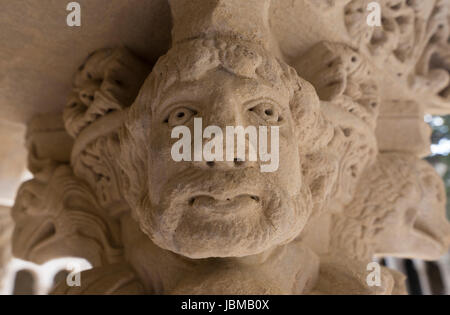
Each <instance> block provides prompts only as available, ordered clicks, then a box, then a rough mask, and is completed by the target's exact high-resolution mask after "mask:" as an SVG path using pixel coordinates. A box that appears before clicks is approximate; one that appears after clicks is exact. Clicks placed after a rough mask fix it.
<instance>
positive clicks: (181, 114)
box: [164, 107, 197, 127]
mask: <svg viewBox="0 0 450 315" xmlns="http://www.w3.org/2000/svg"><path fill="white" fill-rule="evenodd" d="M196 114H197V111H195V110H193V109H189V108H187V107H178V108H176V109H174V110H173V111H172V112H171V113H170V114H169V116H168V117H167V118H166V119H165V120H164V122H165V123H167V124H169V126H170V127H174V126H180V125H183V124H185V123H187V122H188V121H189V120H191V118H192V116H195V115H196Z"/></svg>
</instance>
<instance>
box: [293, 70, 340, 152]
mask: <svg viewBox="0 0 450 315" xmlns="http://www.w3.org/2000/svg"><path fill="white" fill-rule="evenodd" d="M297 80H298V82H297V83H298V87H297V89H296V90H295V93H294V97H293V99H292V100H291V104H290V107H291V112H292V117H293V119H294V123H295V125H296V136H297V139H298V142H299V145H300V154H302V155H306V154H311V153H313V152H316V151H317V150H319V149H320V148H323V147H325V146H326V145H327V144H328V143H329V142H330V141H331V139H332V138H333V133H334V132H333V125H332V124H331V122H330V121H328V120H327V119H326V118H325V116H324V115H323V113H322V110H321V105H320V100H319V96H318V95H317V93H316V90H315V89H314V87H313V86H312V85H311V84H310V83H309V82H307V81H305V80H303V79H301V78H298V79H297Z"/></svg>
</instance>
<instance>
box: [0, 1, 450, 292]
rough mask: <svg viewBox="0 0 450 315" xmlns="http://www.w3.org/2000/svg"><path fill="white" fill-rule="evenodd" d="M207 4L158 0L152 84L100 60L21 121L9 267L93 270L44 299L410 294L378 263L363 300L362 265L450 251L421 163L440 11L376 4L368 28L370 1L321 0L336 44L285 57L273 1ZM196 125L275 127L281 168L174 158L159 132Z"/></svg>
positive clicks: (436, 183)
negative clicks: (60, 108) (61, 101)
mask: <svg viewBox="0 0 450 315" xmlns="http://www.w3.org/2000/svg"><path fill="white" fill-rule="evenodd" d="M202 1H204V0H191V1H182V0H171V1H170V5H171V8H172V14H173V20H174V31H173V45H172V48H171V49H170V50H169V51H168V52H167V53H166V54H165V55H164V56H162V57H161V58H160V59H159V60H158V62H157V63H156V64H155V65H154V67H153V69H152V71H150V67H149V66H148V63H147V62H145V61H142V60H141V59H140V58H138V57H136V55H135V54H134V53H133V52H131V51H130V50H128V49H126V48H115V49H114V48H108V49H100V50H98V51H96V52H95V53H93V54H91V55H90V56H89V57H88V58H87V60H86V62H85V63H84V64H83V65H81V66H80V67H79V69H78V71H77V73H76V74H75V79H74V84H73V90H72V93H71V95H70V97H69V101H68V103H67V106H66V107H65V108H64V112H63V117H62V120H61V117H59V116H55V115H52V116H51V117H50V116H49V117H41V118H39V119H37V120H35V121H34V122H33V123H32V124H30V126H29V132H28V134H27V147H28V149H29V152H30V153H29V156H30V158H29V161H30V165H29V166H30V170H31V171H32V173H33V175H34V179H33V180H31V181H29V182H27V183H24V184H23V185H22V187H21V188H20V190H19V192H18V195H17V199H16V203H15V205H14V207H13V208H12V217H13V219H14V221H15V224H16V227H15V232H14V236H13V241H12V242H13V253H14V254H15V256H17V257H19V258H23V259H27V260H31V261H34V262H37V263H43V262H45V261H47V260H49V259H52V258H57V257H62V256H80V257H83V258H86V259H88V260H89V261H91V263H92V264H93V265H94V267H95V268H94V269H93V270H91V271H89V272H87V273H86V274H85V276H86V279H88V280H87V281H86V282H85V287H83V288H81V289H80V288H78V289H71V288H67V287H65V286H64V284H61V285H60V286H59V287H58V288H57V289H56V291H55V292H56V293H74V294H83V293H144V292H145V293H156V294H164V293H184V294H190V293H192V294H194V293H198V294H200V293H208V294H211V293H214V294H221V293H230V294H271V293H277V294H309V293H314V294H333V293H336V294H343V293H353V294H398V293H404V286H403V283H402V281H404V278H403V277H402V276H401V275H399V274H398V273H397V272H395V271H392V270H389V269H388V268H382V277H384V279H385V281H384V282H383V285H382V286H380V287H370V286H369V285H368V284H367V282H366V276H367V274H366V266H367V264H368V263H369V262H370V261H371V259H372V257H373V256H374V255H391V256H399V257H412V258H424V259H437V258H438V257H439V256H440V255H441V254H443V253H444V252H445V251H446V250H447V249H448V246H449V243H450V224H449V223H448V222H447V221H446V219H445V215H444V211H445V202H446V200H445V192H444V189H443V184H442V182H441V180H440V178H439V176H438V175H437V173H436V172H435V171H434V170H433V169H432V167H431V166H429V165H428V164H426V162H424V161H423V160H421V159H420V158H421V157H423V156H424V153H425V151H426V148H427V146H428V144H429V139H427V138H429V134H428V133H427V131H426V127H425V126H424V123H423V120H421V118H420V117H421V115H422V114H423V113H424V112H425V111H427V112H428V111H431V112H450V111H449V108H450V104H449V102H448V97H447V96H448V95H447V94H448V93H447V90H448V86H447V85H446V84H447V83H448V69H444V68H437V66H436V65H435V64H434V63H432V61H431V57H430V55H429V52H432V53H433V54H437V56H441V54H443V52H444V53H445V51H447V52H448V42H447V38H448V21H447V20H446V18H444V17H443V16H442V15H445V14H444V13H442V12H444V11H445V12H447V11H446V10H447V9H449V8H447V7H445V6H444V5H442V6H438V7H437V8H436V10H434V11H433V10H431V11H430V10H427V8H423V7H412V6H419V4H418V2H417V1H412V2H410V1H406V0H405V1H397V2H398V4H397V5H390V6H388V1H380V2H382V4H383V5H382V7H383V9H384V10H383V17H384V18H383V21H384V22H383V23H384V24H383V27H382V28H377V29H376V30H373V29H370V28H367V27H366V25H365V24H364V23H366V20H365V15H364V12H365V4H366V3H367V1H363V0H361V1H360V0H354V1H338V0H336V1H331V0H328V1H325V0H323V1H317V2H318V3H317V7H314V12H315V10H322V11H320V12H323V15H325V14H326V15H327V16H332V15H335V16H342V19H343V20H342V21H336V23H340V24H341V25H342V28H341V30H340V31H341V32H342V34H341V39H336V41H330V40H329V38H327V36H326V34H323V36H322V37H320V38H318V39H317V40H316V42H315V43H313V44H311V45H308V46H309V47H308V49H304V50H303V51H302V52H301V53H300V54H299V55H298V56H280V49H274V48H273V47H274V41H273V38H272V37H273V36H272V34H271V30H270V29H269V25H272V24H271V23H270V22H271V20H270V18H271V11H270V1H268V0H252V1H248V3H246V5H245V6H241V5H238V2H239V1H237V0H215V1H210V2H209V5H207V6H205V5H204V6H202V5H201V4H202ZM300 1H302V4H304V5H305V6H306V3H307V2H311V0H299V2H300ZM303 2H304V3H303ZM438 2H439V1H438ZM411 3H413V4H411ZM306 7H308V6H306ZM311 10H313V9H311ZM318 12H319V11H318ZM330 12H331V13H333V12H334V14H331V13H330ZM427 12H434V13H432V14H431V13H430V14H427ZM439 12H441V13H440V14H439ZM316 13H317V12H316ZM191 15H192V16H193V17H195V18H192V19H186V16H191ZM249 21H251V23H250V22H249ZM412 21H416V22H415V23H425V24H427V23H428V24H430V25H434V24H433V23H438V22H439V23H443V24H442V25H443V27H442V28H443V30H441V28H439V27H437V28H430V27H428V28H418V27H410V26H411V25H409V24H410V23H412ZM249 23H250V24H251V25H249ZM308 23H309V24H308V25H310V26H311V27H312V28H315V27H316V28H317V29H320V25H319V24H317V23H315V22H314V21H312V20H311V21H308ZM250 26H251V27H250ZM424 29H427V32H428V33H429V34H428V33H427V34H428V35H429V36H425V37H426V38H427V39H424V38H425V37H424V36H422V35H424V34H422V33H421V32H425V30H424ZM318 32H319V33H320V31H318ZM411 32H419V33H420V34H416V35H421V36H416V37H414V36H412V37H411V36H409V35H411V34H410V33H411ZM446 32H447V33H446ZM430 36H431V37H432V38H434V40H431V39H430ZM411 38H416V39H417V40H416V41H412V40H411ZM444 39H445V40H444ZM283 44H286V43H279V45H280V47H281V46H282V45H283ZM446 48H447V50H446ZM281 55H282V54H281ZM439 58H445V56H442V57H439ZM386 65H388V66H386ZM404 78H409V79H408V80H406V79H404ZM391 82H394V83H392V85H391ZM442 82H444V83H446V84H444V83H442ZM428 85H429V86H430V87H431V88H430V89H425V88H424V86H428ZM274 117H275V118H276V119H275V118H274ZM195 118H202V119H203V123H204V125H205V127H206V125H216V126H219V127H221V128H222V127H226V126H244V127H248V126H257V127H260V126H266V127H277V128H279V132H280V133H279V135H280V137H279V141H278V142H279V143H272V144H271V146H272V149H274V148H275V149H279V168H278V169H277V170H276V171H275V172H269V173H263V172H261V171H260V169H261V168H260V164H261V163H262V161H261V160H260V159H257V160H256V161H247V160H241V159H232V160H229V161H226V160H222V161H181V162H175V161H174V160H173V158H172V157H171V155H170V148H171V145H172V144H173V140H172V139H171V130H172V128H173V127H175V126H185V127H186V128H187V130H190V131H194V128H195V125H194V119H195ZM392 119H395V120H396V122H397V123H398V124H400V125H402V126H404V127H402V128H404V130H408V133H407V134H405V133H402V132H400V131H399V130H398V128H396V126H395V124H393V123H392ZM46 122H47V123H46ZM49 122H51V124H52V126H54V128H46V125H48V124H50V123H49ZM277 130H278V129H277ZM43 133H44V134H45V135H46V139H47V140H42V137H40V135H41V134H43ZM414 135H419V136H417V138H416V137H414V138H415V139H419V141H416V140H414V141H413V140H412V137H413V136H414ZM61 144H64V145H61ZM202 144H203V143H202ZM246 148H247V147H246ZM194 149H195V148H194ZM225 152H226V150H224V154H225ZM430 205H432V207H429V206H430ZM1 222H2V221H1V216H0V232H1ZM0 237H1V235H0ZM0 240H1V239H0ZM0 247H1V243H0ZM0 255H1V251H0ZM0 260H1V257H0Z"/></svg>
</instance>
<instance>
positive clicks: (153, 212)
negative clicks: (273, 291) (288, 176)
mask: <svg viewBox="0 0 450 315" xmlns="http://www.w3.org/2000/svg"><path fill="white" fill-rule="evenodd" d="M273 174H274V173H265V174H264V175H262V173H260V172H259V170H256V169H254V168H249V169H244V170H242V169H241V170H239V171H228V172H217V171H205V170H198V169H194V168H191V169H188V170H186V171H184V172H183V173H181V174H180V175H179V176H177V177H176V178H174V179H172V180H169V181H168V183H167V184H166V185H165V186H164V189H163V190H162V195H161V199H160V200H161V202H160V203H159V204H155V203H152V202H150V200H149V198H148V195H147V196H146V197H145V198H144V200H143V201H142V203H141V206H140V207H138V209H137V212H136V215H137V219H138V221H139V224H140V227H141V230H142V231H143V232H144V233H146V234H147V235H148V236H149V237H150V238H151V239H152V240H153V242H154V243H155V244H156V245H158V246H160V247H161V248H164V249H167V250H170V251H173V252H175V253H177V254H180V255H183V256H186V257H189V258H193V259H200V258H209V257H242V256H248V255H254V254H258V253H261V252H263V251H265V250H268V249H270V248H272V247H274V246H276V245H281V244H284V243H287V242H289V241H291V240H292V239H294V238H295V237H296V236H298V234H299V233H300V232H301V230H302V229H303V227H304V226H305V224H306V221H307V219H308V218H309V215H310V213H311V208H312V201H311V194H310V191H309V188H307V187H306V186H305V185H302V189H301V191H300V192H299V193H298V194H296V195H294V196H292V195H288V192H287V191H285V190H283V189H281V188H280V187H282V186H283V185H280V184H279V183H278V182H277V181H276V177H275V176H274V175H273ZM299 177H300V176H299ZM299 180H300V179H299ZM211 196H214V198H212V197H211ZM232 196H235V197H234V198H233V197H232ZM236 196H237V197H236ZM227 197H229V198H227ZM215 198H219V199H220V200H216V199H215ZM227 199H230V201H227Z"/></svg>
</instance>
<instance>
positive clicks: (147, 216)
mask: <svg viewBox="0 0 450 315" xmlns="http://www.w3.org/2000/svg"><path fill="white" fill-rule="evenodd" d="M194 118H202V122H203V126H211V125H214V126H218V127H220V128H222V129H223V130H225V128H226V127H227V126H234V127H236V126H243V127H244V128H245V127H248V126H256V127H259V126H266V127H270V126H278V127H279V147H277V148H269V150H270V149H279V157H280V161H279V168H278V170H277V171H275V172H271V173H262V172H261V171H260V164H261V161H260V160H258V161H256V162H249V161H240V160H238V159H235V161H234V162H233V161H231V162H229V161H224V162H222V161H210V162H206V161H192V162H186V161H182V162H175V161H174V160H173V159H172V157H171V147H172V145H173V144H174V142H175V141H174V139H171V131H172V129H173V128H174V127H177V126H186V127H188V128H189V129H190V131H191V134H194V132H195V131H194ZM332 133H333V129H332V128H331V125H330V124H329V123H328V122H327V121H326V120H325V119H324V118H323V116H322V114H321V112H320V103H319V100H318V97H317V95H316V94H315V91H314V89H313V88H312V86H311V85H310V84H309V83H307V82H306V81H304V80H302V79H300V78H299V77H298V76H297V74H296V72H295V71H294V70H293V69H292V68H290V67H289V66H287V65H285V64H284V63H282V62H280V61H278V60H277V59H276V58H274V57H272V56H271V55H269V54H268V53H267V52H266V51H265V50H264V49H262V48H261V47H259V46H258V45H255V44H251V43H248V42H243V41H229V40H222V39H220V38H216V39H196V40H191V41H188V42H184V43H180V44H177V45H176V46H175V47H174V48H172V49H171V51H169V53H168V54H167V55H166V56H164V57H162V58H161V59H160V60H159V61H158V63H157V65H156V66H155V68H154V69H153V72H152V74H151V75H150V76H149V77H148V78H147V80H146V82H145V83H144V85H143V87H142V88H141V91H140V94H139V96H138V98H137V100H136V101H135V103H134V104H133V105H132V107H131V108H130V111H129V114H128V121H127V122H126V125H125V127H124V128H123V130H122V132H121V137H120V140H121V159H120V163H122V168H123V170H124V173H125V174H127V175H128V178H133V179H134V180H133V181H131V180H129V182H128V185H126V186H127V187H128V190H127V192H126V198H127V201H128V202H129V203H130V206H131V209H133V214H134V218H135V219H136V220H137V221H138V222H139V225H140V227H141V230H142V231H143V232H144V233H146V234H147V235H148V236H149V237H150V238H151V239H152V241H153V242H154V243H155V244H156V245H158V246H160V247H161V248H163V249H167V250H170V251H173V252H175V253H178V254H180V255H183V256H187V257H189V258H207V257H242V256H248V255H253V254H258V253H261V252H264V251H266V250H268V249H270V248H273V247H274V246H277V245H280V244H284V243H287V242H289V241H291V240H293V239H294V238H295V237H296V236H298V235H299V233H300V232H301V231H302V229H303V227H304V225H305V223H306V222H307V220H308V218H309V216H310V215H311V212H312V211H313V205H315V204H316V203H315V202H314V201H315V200H314V199H318V200H324V199H325V198H324V195H326V193H327V192H328V191H329V188H328V185H331V184H332V180H330V178H325V177H324V176H322V177H320V176H319V177H318V176H316V174H315V172H314V171H313V170H311V169H308V167H307V165H304V163H303V161H305V160H306V159H308V160H309V161H310V160H314V155H315V154H316V153H317V152H318V151H319V149H320V148H322V147H323V146H324V145H326V143H328V142H329V141H330V139H331V137H332ZM136 150H137V152H136ZM223 151H224V152H225V149H224V150H223ZM306 157H307V158H306ZM223 160H226V159H225V158H224V159H223ZM317 167H319V166H317ZM303 173H305V176H304V175H303ZM136 178H137V179H139V180H138V181H136V180H135V179H136ZM313 181H314V183H313ZM311 186H313V187H314V191H311Z"/></svg>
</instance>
